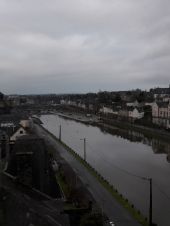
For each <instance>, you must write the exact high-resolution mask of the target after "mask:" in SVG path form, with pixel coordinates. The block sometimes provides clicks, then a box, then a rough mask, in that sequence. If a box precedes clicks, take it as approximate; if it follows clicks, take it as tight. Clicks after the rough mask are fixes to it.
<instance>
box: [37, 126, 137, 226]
mask: <svg viewBox="0 0 170 226" xmlns="http://www.w3.org/2000/svg"><path fill="white" fill-rule="evenodd" d="M35 131H36V133H37V134H38V135H39V136H41V137H43V138H44V139H46V141H47V142H49V143H50V145H52V146H53V147H54V148H55V149H56V151H57V152H58V153H59V154H60V155H61V157H62V158H64V159H65V160H66V161H67V162H68V164H69V165H70V166H71V167H72V169H73V170H74V171H75V173H76V174H77V176H78V177H79V178H80V180H81V181H82V182H83V184H84V185H85V186H86V187H87V189H88V190H89V192H90V193H91V194H92V196H93V198H94V199H95V200H96V202H97V204H98V205H99V206H100V207H101V208H102V211H103V212H104V213H105V214H106V215H107V216H108V218H109V220H110V221H112V222H114V224H115V226H141V224H139V223H138V222H137V221H136V220H135V219H134V218H133V217H132V216H131V215H130V213H129V212H128V211H127V210H126V209H125V208H124V207H122V206H121V205H120V204H119V203H118V202H117V201H116V200H115V199H114V198H113V196H112V195H111V194H110V193H109V192H108V191H107V190H106V189H105V188H104V187H103V186H102V185H101V184H100V183H99V182H98V180H97V179H96V178H95V177H94V176H93V175H91V174H90V172H89V171H88V170H87V169H86V168H85V167H84V166H83V165H82V164H81V163H80V162H79V161H78V160H77V159H75V158H74V156H72V155H71V154H70V153H69V152H68V151H67V150H66V148H65V147H64V146H63V145H62V144H60V143H59V142H57V141H56V140H55V139H54V138H53V137H52V136H51V135H50V134H48V133H47V132H46V131H45V130H43V128H41V127H40V126H39V125H35Z"/></svg>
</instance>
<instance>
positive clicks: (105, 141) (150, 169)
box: [41, 115, 170, 226]
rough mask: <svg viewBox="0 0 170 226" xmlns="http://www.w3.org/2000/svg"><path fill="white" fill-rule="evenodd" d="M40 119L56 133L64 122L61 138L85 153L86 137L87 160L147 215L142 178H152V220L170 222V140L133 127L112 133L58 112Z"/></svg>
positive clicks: (168, 225) (146, 184)
mask: <svg viewBox="0 0 170 226" xmlns="http://www.w3.org/2000/svg"><path fill="white" fill-rule="evenodd" d="M41 121H42V122H43V124H44V125H43V126H44V127H45V128H47V129H48V130H49V131H50V132H52V133H53V134H54V135H56V136H57V137H58V136H59V127H60V125H61V136H62V140H63V141H64V142H65V143H66V144H67V145H69V146H70V147H71V148H73V149H74V150H75V151H76V152H77V153H79V154H80V155H81V156H82V157H83V156H84V146H83V140H82V139H83V138H86V153H87V162H89V163H90V164H91V165H92V166H93V167H94V168H95V169H96V170H97V171H98V172H99V173H100V174H101V175H102V176H103V177H104V178H106V179H107V180H108V181H109V182H110V183H111V184H113V185H114V186H115V187H116V188H117V189H118V191H119V192H120V193H122V194H123V195H124V196H125V197H126V198H128V200H129V201H130V202H131V203H133V204H134V206H135V207H136V208H137V209H139V210H140V211H141V212H142V214H143V215H144V216H146V217H147V218H148V215H149V182H148V181H147V180H144V179H142V178H143V177H147V178H152V179H153V221H154V222H155V223H157V225H158V226H170V178H169V177H170V163H169V161H168V159H169V155H170V144H169V143H166V142H163V141H161V140H157V139H151V138H147V137H145V136H144V135H143V134H140V133H136V132H134V131H130V130H129V131H127V130H126V131H123V130H120V129H115V130H114V132H112V134H111V133H109V132H107V131H106V130H104V129H100V128H98V127H94V126H91V125H85V124H83V123H79V122H76V121H73V120H70V119H69V120H68V119H66V118H62V117H59V116H57V115H42V116H41ZM132 226H133V225H132Z"/></svg>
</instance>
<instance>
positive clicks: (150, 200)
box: [148, 178, 152, 226]
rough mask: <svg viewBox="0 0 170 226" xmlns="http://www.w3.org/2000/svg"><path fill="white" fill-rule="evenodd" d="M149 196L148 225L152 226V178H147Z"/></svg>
mask: <svg viewBox="0 0 170 226" xmlns="http://www.w3.org/2000/svg"><path fill="white" fill-rule="evenodd" d="M148 180H149V187H150V197H149V226H152V178H149V179H148Z"/></svg>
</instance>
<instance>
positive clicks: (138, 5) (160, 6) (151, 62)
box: [0, 0, 170, 94]
mask: <svg viewBox="0 0 170 226" xmlns="http://www.w3.org/2000/svg"><path fill="white" fill-rule="evenodd" d="M169 83H170V0H48V1H47V0H0V90H1V91H2V92H4V93H7V94H8V93H18V94H23V93H27V94H28V93H71V92H74V93H75V92H92V91H93V92H95V91H98V90H127V89H132V88H137V87H138V88H142V89H148V88H150V87H155V86H158V85H159V86H161V87H162V86H168V84H169Z"/></svg>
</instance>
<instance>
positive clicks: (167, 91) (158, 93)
mask: <svg viewBox="0 0 170 226" xmlns="http://www.w3.org/2000/svg"><path fill="white" fill-rule="evenodd" d="M151 92H152V93H153V95H154V98H155V99H157V98H162V97H165V96H167V95H168V96H170V85H169V87H168V88H159V87H158V88H155V89H152V90H151Z"/></svg>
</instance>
